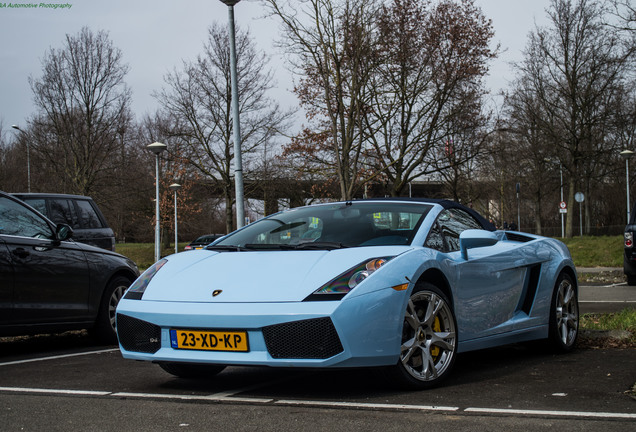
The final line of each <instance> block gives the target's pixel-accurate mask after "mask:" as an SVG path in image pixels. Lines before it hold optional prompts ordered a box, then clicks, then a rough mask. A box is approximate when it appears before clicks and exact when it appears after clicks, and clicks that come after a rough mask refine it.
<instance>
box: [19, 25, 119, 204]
mask: <svg viewBox="0 0 636 432" xmlns="http://www.w3.org/2000/svg"><path fill="white" fill-rule="evenodd" d="M42 66H43V71H42V76H41V77H40V78H30V79H29V83H30V85H31V89H32V91H33V94H34V102H35V106H36V108H37V114H36V115H35V116H34V117H33V118H32V120H31V121H30V134H29V135H30V137H31V138H32V141H31V146H32V150H33V151H34V153H35V154H36V156H37V155H39V156H40V157H41V159H42V160H43V161H44V163H46V164H47V166H49V167H50V168H51V170H52V171H53V172H56V173H57V175H58V176H61V178H62V180H63V183H62V188H63V190H64V191H67V192H73V193H79V194H84V195H90V194H91V193H93V192H94V191H95V189H96V187H97V185H98V184H102V185H104V184H107V183H109V182H111V181H113V180H114V179H115V175H114V172H115V171H116V168H117V164H116V163H115V159H116V158H113V157H112V156H113V154H118V153H119V150H120V148H121V146H122V139H121V137H122V135H124V134H125V132H126V131H127V130H128V128H129V127H130V123H131V118H132V117H131V114H130V111H129V105H130V95H131V93H130V90H129V89H128V87H127V86H126V84H125V82H124V78H125V76H126V73H127V72H128V69H129V68H128V66H127V65H126V64H124V63H123V58H122V53H121V51H120V50H119V49H117V48H115V47H114V46H113V43H112V42H111V41H110V39H109V37H108V33H106V32H104V31H99V32H97V33H93V32H92V31H91V30H90V29H88V28H87V27H84V28H82V30H81V31H80V32H79V33H78V34H77V35H68V34H67V35H66V40H65V44H64V47H63V48H61V49H55V48H51V49H50V50H49V51H48V52H47V53H46V55H45V57H44V59H43V61H42Z"/></svg>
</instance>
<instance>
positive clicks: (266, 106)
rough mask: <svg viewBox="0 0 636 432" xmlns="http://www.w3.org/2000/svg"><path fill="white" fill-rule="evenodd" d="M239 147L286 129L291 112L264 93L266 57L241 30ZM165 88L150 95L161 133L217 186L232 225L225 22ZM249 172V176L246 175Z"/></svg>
mask: <svg viewBox="0 0 636 432" xmlns="http://www.w3.org/2000/svg"><path fill="white" fill-rule="evenodd" d="M236 46H237V48H236V52H237V75H238V87H239V112H240V120H241V135H242V151H243V153H244V154H245V155H247V156H248V157H247V158H246V164H249V163H250V160H249V155H250V153H252V152H254V151H255V149H257V148H259V147H260V146H262V145H264V144H266V143H270V142H271V141H272V140H273V139H274V138H275V137H276V136H277V135H279V134H280V133H281V132H283V131H284V130H285V129H286V128H287V123H288V120H289V119H290V117H291V113H290V112H287V111H283V110H282V109H281V108H280V107H279V105H278V104H277V103H275V102H274V101H272V100H271V99H270V98H268V96H267V92H268V91H269V90H270V89H271V88H272V85H273V78H272V73H271V72H270V71H269V70H268V69H267V57H266V56H265V55H264V54H262V53H259V52H257V50H256V48H255V45H254V42H253V40H252V39H251V37H250V35H249V33H248V32H246V31H241V30H240V29H238V31H237V35H236ZM165 82H166V85H167V88H164V89H163V90H162V91H160V92H158V93H156V94H155V97H156V98H157V100H158V101H159V102H160V103H161V105H162V106H163V109H164V113H165V115H166V116H170V117H172V119H171V128H172V129H171V130H170V131H166V134H167V135H168V136H170V137H171V138H173V139H175V140H176V141H177V142H179V145H180V146H181V149H182V151H183V152H182V157H184V158H185V159H186V160H187V161H188V162H189V163H190V164H191V165H192V166H193V167H194V168H195V169H196V170H197V171H198V172H199V173H200V174H201V175H202V177H203V178H204V180H206V181H208V182H210V183H212V185H213V186H214V187H215V188H217V189H218V190H220V191H222V193H223V195H224V197H225V203H226V206H225V207H226V208H225V211H226V225H227V231H228V232H230V231H232V230H233V217H232V204H233V202H234V195H233V190H234V186H233V185H234V183H233V165H232V159H233V157H234V148H233V132H232V117H231V115H232V114H231V98H232V95H231V82H230V51H229V39H228V33H227V29H226V27H225V26H221V25H219V24H213V25H212V26H211V27H210V29H209V33H208V40H207V41H206V43H205V45H204V52H203V54H202V55H200V56H199V57H198V58H197V60H196V61H194V62H186V61H184V63H183V65H182V69H181V70H175V71H174V72H172V73H170V74H168V75H167V76H166V77H165ZM246 177H248V176H246Z"/></svg>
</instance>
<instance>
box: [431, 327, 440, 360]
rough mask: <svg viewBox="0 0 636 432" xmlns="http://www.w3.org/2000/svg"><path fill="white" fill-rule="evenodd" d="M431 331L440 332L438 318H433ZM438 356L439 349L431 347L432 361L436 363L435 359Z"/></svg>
mask: <svg viewBox="0 0 636 432" xmlns="http://www.w3.org/2000/svg"><path fill="white" fill-rule="evenodd" d="M433 331H434V332H438V333H439V332H441V331H442V323H441V322H440V320H439V317H435V321H434V322H433ZM439 355H440V348H439V347H438V346H435V345H433V346H432V347H431V357H433V361H434V362H437V359H438V358H439Z"/></svg>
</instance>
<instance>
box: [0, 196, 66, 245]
mask: <svg viewBox="0 0 636 432" xmlns="http://www.w3.org/2000/svg"><path fill="white" fill-rule="evenodd" d="M0 234H5V235H12V236H21V237H39V238H47V239H52V238H53V237H52V235H53V232H52V231H51V227H50V226H49V224H48V223H47V222H46V221H45V220H44V219H42V218H41V217H40V216H38V215H37V214H36V213H34V212H33V211H32V210H29V209H28V208H26V207H24V206H22V205H20V204H18V203H17V202H15V201H12V200H10V199H8V198H5V197H0Z"/></svg>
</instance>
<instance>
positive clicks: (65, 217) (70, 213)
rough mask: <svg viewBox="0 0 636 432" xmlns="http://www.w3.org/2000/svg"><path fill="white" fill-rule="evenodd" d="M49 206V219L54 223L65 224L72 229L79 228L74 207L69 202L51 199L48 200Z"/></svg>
mask: <svg viewBox="0 0 636 432" xmlns="http://www.w3.org/2000/svg"><path fill="white" fill-rule="evenodd" d="M49 205H50V206H51V213H50V219H51V220H52V221H54V222H56V223H66V224H69V225H70V226H71V228H73V229H77V228H79V225H78V223H77V215H76V214H75V206H74V205H73V202H72V201H71V200H67V199H61V198H53V199H51V200H49Z"/></svg>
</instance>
